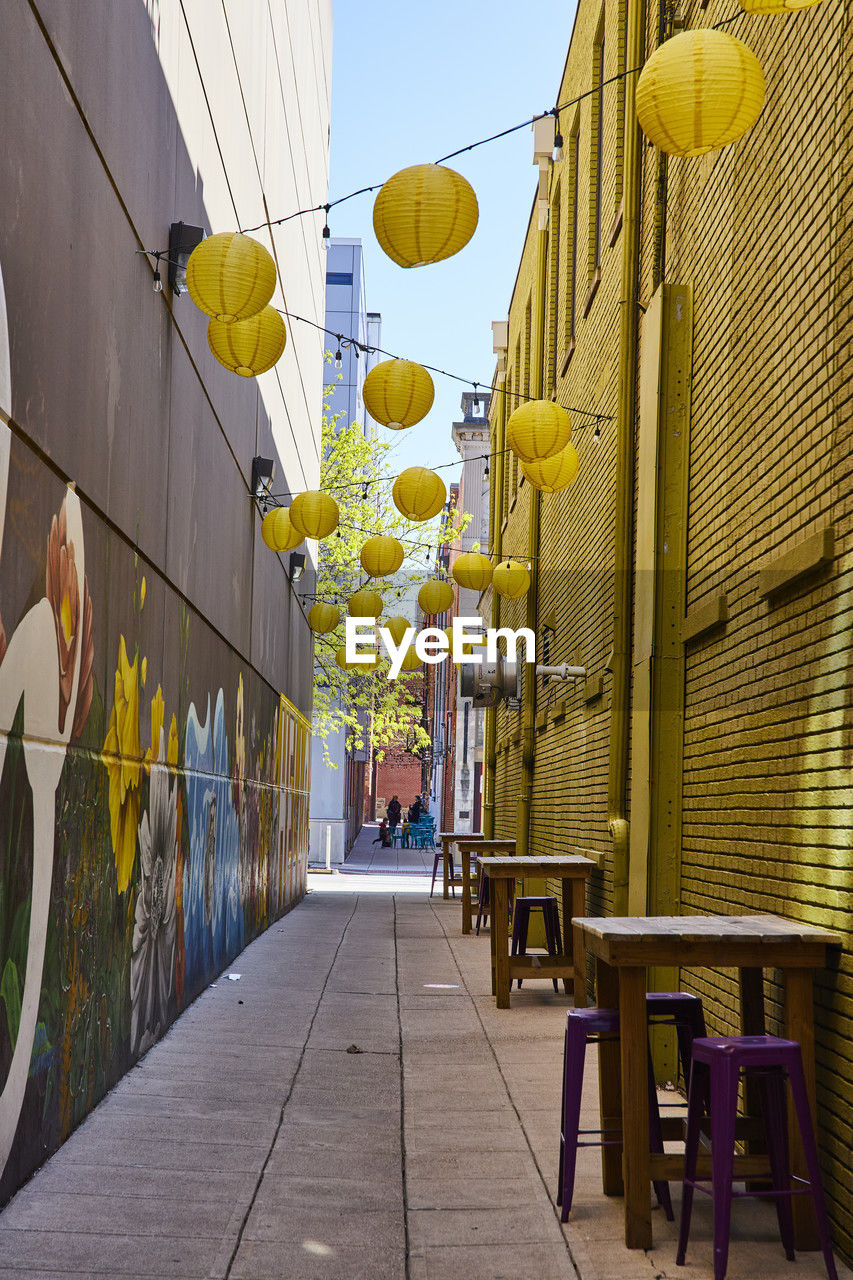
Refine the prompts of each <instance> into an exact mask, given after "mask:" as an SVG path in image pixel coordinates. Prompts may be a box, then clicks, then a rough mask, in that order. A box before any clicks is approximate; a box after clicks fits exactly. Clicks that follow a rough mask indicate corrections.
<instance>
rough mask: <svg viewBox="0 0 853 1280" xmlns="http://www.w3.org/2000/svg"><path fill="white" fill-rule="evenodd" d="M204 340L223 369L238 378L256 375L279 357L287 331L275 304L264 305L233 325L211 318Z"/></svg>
mask: <svg viewBox="0 0 853 1280" xmlns="http://www.w3.org/2000/svg"><path fill="white" fill-rule="evenodd" d="M207 342H208V346H209V347H210V349H211V351H212V352H213V354H214V355H215V356H216V359H217V360H218V361H219V363H220V364H221V365H224V366H225V368H226V369H230V371H231V372H232V373H237V374H239V375H240V377H241V378H256V377H257V376H258V375H259V374H261V373H266V372H267V370H268V369H271V368H272V367H273V365H274V364H276V363H277V362H278V361H279V360H280V359H281V357H282V355H283V353H284V348H285V344H286V342H287V330H286V329H285V327H284V321H283V320H282V318H281V315H280V313H279V312H278V311H276V309H275V307H270V306H266V307H264V308H263V310H262V311H259V312H258V314H257V315H255V316H250V317H249V319H248V320H235V321H234V322H233V324H223V323H222V321H221V320H211V321H210V324H209V325H208V326H207Z"/></svg>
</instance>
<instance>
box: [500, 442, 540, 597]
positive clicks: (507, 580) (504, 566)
mask: <svg viewBox="0 0 853 1280" xmlns="http://www.w3.org/2000/svg"><path fill="white" fill-rule="evenodd" d="M546 461H547V459H546ZM492 586H493V587H494V589H495V591H497V593H498V595H499V596H505V597H506V599H507V600H520V599H521V597H522V596H526V595H527V592H528V591H529V590H530V574H529V573H528V572H527V569H526V568H525V567H524V565H523V564H519V563H518V561H517V560H502V561H501V563H500V564H499V565H498V566H497V568H496V569H495V571H494V573H493V574H492Z"/></svg>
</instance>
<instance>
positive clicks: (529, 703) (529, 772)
mask: <svg viewBox="0 0 853 1280" xmlns="http://www.w3.org/2000/svg"><path fill="white" fill-rule="evenodd" d="M547 164H548V166H549V167H550V164H551V161H550V157H549V159H548V161H547ZM543 176H544V173H543V168H542V167H540V199H539V202H538V204H539V230H538V232H537V240H536V324H535V328H534V330H533V333H534V339H535V340H534V346H533V352H532V355H531V361H530V363H531V366H532V370H533V379H532V386H531V388H530V395H531V397H532V398H533V399H534V400H541V399H542V394H543V385H544V366H545V311H546V299H547V289H548V216H549V213H550V203H549V200H548V199H547V198H545V199H542V187H543ZM545 194H546V197H547V185H545ZM541 505H542V495H541V493H540V492H539V490H538V489H534V488H533V486H532V485H531V486H530V510H529V517H528V525H527V554H528V556H529V558H530V565H531V570H530V590H529V591H528V593H527V610H526V617H525V620H524V625H525V626H526V627H529V628H530V630H531V631H532V632H533V634H534V635H536V633H537V620H538V613H539V516H540V510H541ZM535 732H536V668H535V666H533V665H532V664H530V663H528V664H527V669H526V671H525V674H524V700H523V703H522V713H521V798H520V799H519V802H518V822H517V826H516V853H517V854H518V855H519V856H522V855H524V854H526V853H529V851H530V817H531V810H532V807H533V766H534V758H535Z"/></svg>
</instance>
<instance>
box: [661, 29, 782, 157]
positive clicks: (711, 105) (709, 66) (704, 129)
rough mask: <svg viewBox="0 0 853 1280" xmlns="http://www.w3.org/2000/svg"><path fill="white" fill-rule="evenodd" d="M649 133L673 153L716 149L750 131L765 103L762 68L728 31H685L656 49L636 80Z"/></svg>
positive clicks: (697, 153)
mask: <svg viewBox="0 0 853 1280" xmlns="http://www.w3.org/2000/svg"><path fill="white" fill-rule="evenodd" d="M636 101H637V119H638V121H639V123H640V128H641V129H642V130H643V133H644V134H645V135H646V137H647V138H648V139H649V140H650V141H651V142H653V143H654V145H655V146H656V147H659V148H660V149H661V151H667V152H669V153H670V155H675V156H701V155H705V153H706V152H708V151H716V150H717V148H718V147H724V146H726V144H727V143H729V142H735V141H736V140H737V139H738V138H740V137H742V135H743V134H745V133H746V131H747V129H751V128H752V126H753V125H754V124H755V122H756V120H757V119H758V117H759V115H760V114H761V108H762V106H763V105H764V72H763V71H762V70H761V63H760V62H759V61H758V59H757V58H756V56H755V54H754V53H753V52H752V50H751V49H750V48H749V47H748V46H747V45H745V44H744V43H743V41H742V40H738V39H736V38H735V36H730V35H729V34H728V33H727V32H725V31H713V30H711V29H710V28H707V27H705V28H702V29H701V30H699V31H682V32H680V33H679V34H678V35H676V36H673V37H672V39H670V40H666V41H665V42H664V43H663V44H662V45H661V46H660V48H659V49H656V50H655V52H654V53H653V54H652V56H651V57H650V58H649V60H648V62H647V63H646V65H645V66H644V67H643V70H642V72H641V73H640V78H639V80H638V81H637V97H636Z"/></svg>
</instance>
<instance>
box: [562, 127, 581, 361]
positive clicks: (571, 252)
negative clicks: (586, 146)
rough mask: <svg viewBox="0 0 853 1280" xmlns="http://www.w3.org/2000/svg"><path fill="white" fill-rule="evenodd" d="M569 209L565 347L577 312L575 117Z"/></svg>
mask: <svg viewBox="0 0 853 1280" xmlns="http://www.w3.org/2000/svg"><path fill="white" fill-rule="evenodd" d="M568 157H569V174H568V178H569V181H568V187H569V209H568V232H569V236H568V245H567V252H568V262H567V264H566V266H567V273H566V300H565V306H566V347H569V346H570V344H571V342H572V339H573V338H574V336H575V328H576V321H577V310H578V302H577V297H578V182H579V174H580V118H579V116H575V122H574V124H573V126H572V131H571V133H570V134H569V151H568Z"/></svg>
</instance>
